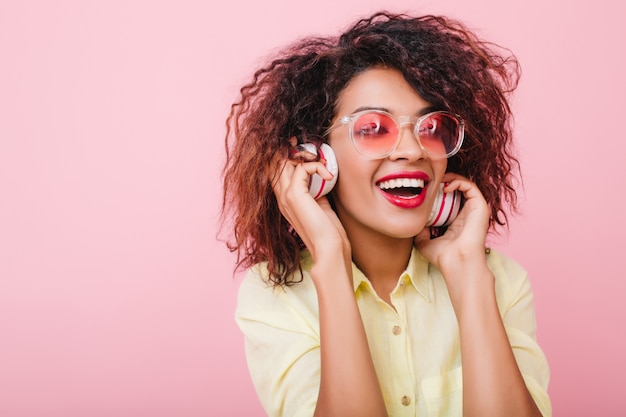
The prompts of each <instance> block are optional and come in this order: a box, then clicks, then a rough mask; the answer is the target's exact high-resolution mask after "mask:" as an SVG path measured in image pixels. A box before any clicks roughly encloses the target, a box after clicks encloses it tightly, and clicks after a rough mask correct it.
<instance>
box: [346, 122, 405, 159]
mask: <svg viewBox="0 0 626 417" xmlns="http://www.w3.org/2000/svg"><path fill="white" fill-rule="evenodd" d="M352 134H353V138H354V144H355V146H356V147H357V149H358V150H359V152H361V153H362V154H364V155H368V156H372V157H379V156H381V155H385V154H387V153H388V152H390V151H391V150H392V149H393V147H394V145H395V143H396V139H397V138H398V126H396V123H395V122H394V121H393V120H392V119H391V118H390V117H389V116H387V115H385V114H381V113H374V112H372V113H365V114H363V115H361V116H359V117H358V118H357V119H356V120H354V125H353V126H352Z"/></svg>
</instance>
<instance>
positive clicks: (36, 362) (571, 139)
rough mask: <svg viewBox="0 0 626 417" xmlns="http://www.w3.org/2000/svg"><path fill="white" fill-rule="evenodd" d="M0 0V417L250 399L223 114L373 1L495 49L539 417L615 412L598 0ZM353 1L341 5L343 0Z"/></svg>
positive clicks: (624, 61)
mask: <svg viewBox="0 0 626 417" xmlns="http://www.w3.org/2000/svg"><path fill="white" fill-rule="evenodd" d="M210 3H212V2H202V1H169V2H166V1H156V2H155V1H148V0H145V1H136V0H134V1H99V2H96V1H55V2H52V1H39V2H36V1H19V2H17V1H13V2H9V1H5V2H2V3H1V4H0V191H1V192H0V338H1V339H0V415H2V416H10V417H26V416H28V417H34V416H46V417H56V416H63V417H79V416H81V417H82V416H91V417H97V416H150V417H159V416H188V417H195V416H198V417H199V416H222V417H228V416H233V417H238V416H249V417H254V416H262V415H263V413H262V411H261V409H260V407H259V405H258V401H257V399H256V397H255V395H254V392H253V391H252V388H251V384H250V382H249V380H248V375H247V370H246V367H245V362H244V357H243V348H242V338H241V335H240V333H239V331H238V329H237V328H236V326H235V324H234V321H233V318H232V317H233V309H234V300H235V292H236V288H237V280H236V279H235V278H233V276H232V274H231V269H232V265H233V258H232V256H231V255H230V254H229V253H228V251H227V250H226V249H225V247H224V246H223V245H222V244H221V243H219V242H217V241H216V240H215V233H216V215H217V212H218V206H219V198H220V183H219V169H220V166H221V163H222V158H223V146H222V137H223V133H224V123H223V121H224V118H225V116H226V114H227V112H228V105H229V103H230V102H231V101H232V100H233V99H234V98H235V97H236V92H237V88H238V87H239V86H240V85H241V84H242V82H243V81H244V80H246V79H247V77H248V75H249V74H250V71H251V70H252V68H253V65H254V64H255V63H256V62H258V60H259V59H260V58H262V57H263V56H264V55H265V54H266V53H268V52H270V51H271V50H272V49H273V48H274V47H276V46H279V45H282V44H284V43H285V42H287V41H289V40H291V39H292V38H294V37H296V36H302V35H307V34H313V33H327V32H329V31H336V30H338V29H340V28H342V27H343V26H345V25H346V24H347V23H348V22H350V21H352V19H353V18H354V17H355V16H356V15H357V14H366V13H369V12H370V11H373V10H375V9H376V8H378V5H379V4H385V5H386V7H388V8H390V9H392V10H395V11H401V10H410V9H412V10H414V11H418V12H419V11H422V12H435V13H439V12H443V13H448V14H451V15H453V16H455V17H459V18H462V19H464V20H465V21H466V22H468V23H469V24H470V25H471V26H472V27H474V28H476V29H478V30H479V31H480V32H481V33H482V34H483V35H485V36H486V37H488V38H490V39H492V40H494V41H496V42H498V43H501V44H503V45H505V46H508V47H510V48H511V49H512V50H513V51H514V52H515V53H516V54H517V55H518V57H519V59H520V60H521V63H522V66H523V70H524V76H523V79H522V83H521V85H520V88H519V92H518V94H517V96H516V99H515V101H514V108H515V112H516V114H517V119H516V120H517V125H516V126H517V132H518V134H519V139H520V145H519V147H520V154H521V158H522V162H523V167H524V173H525V193H524V196H523V208H524V213H523V216H520V217H518V218H516V219H515V220H514V222H513V223H512V225H511V233H510V237H509V238H508V239H507V238H500V239H497V241H496V244H495V246H497V247H499V248H500V249H502V250H504V251H505V252H507V253H509V254H510V255H512V256H513V257H515V258H516V259H518V260H519V261H520V262H521V263H522V264H523V265H524V266H525V267H526V268H527V269H528V270H529V272H530V274H531V280H532V283H533V287H534V290H535V296H536V306H537V314H538V319H539V339H540V342H541V344H542V345H543V347H544V349H545V351H546V353H547V355H548V358H549V360H550V363H551V367H552V384H551V386H550V393H551V396H552V399H553V407H554V411H555V415H560V416H607V417H610V416H620V415H624V413H626V396H624V394H623V393H622V392H621V391H622V390H621V389H620V388H621V387H622V386H623V383H622V378H623V375H624V371H625V366H624V360H623V352H624V351H626V338H625V337H624V325H623V321H624V318H626V303H625V302H624V301H623V294H624V293H625V292H626V284H625V280H624V278H625V276H624V275H625V273H624V267H625V266H626V263H625V259H626V257H625V256H624V254H623V253H622V252H623V251H622V250H618V249H619V248H620V246H623V244H622V245H620V243H621V242H620V238H622V237H623V235H624V232H625V231H626V230H625V229H626V220H624V215H623V211H624V208H625V205H624V203H623V198H622V195H621V193H622V192H623V191H624V182H625V180H626V176H625V174H624V172H625V171H624V169H623V168H624V163H623V160H624V154H622V152H624V151H626V145H624V144H625V143H626V141H625V140H624V104H623V100H624V97H626V82H625V81H624V79H625V78H624V74H625V73H626V48H624V44H623V43H624V40H625V39H626V30H625V26H624V24H623V22H622V20H623V16H624V15H625V13H624V10H623V6H622V5H621V3H620V2H619V1H617V0H613V1H608V0H604V1H603V0H599V1H595V2H593V3H591V4H587V3H585V4H583V3H581V2H570V1H565V0H560V1H556V2H548V1H544V0H530V1H526V2H517V3H509V2H503V1H499V0H482V1H478V0H477V1H472V2H467V1H464V0H444V1H434V0H432V1H424V2H421V3H420V2H417V1H408V0H396V1H392V0H389V1H385V2H380V1H371V0H368V1H364V0H362V1H359V2H353V4H348V2H346V3H344V4H342V3H341V2H337V1H335V0H318V1H312V2H307V3H304V2H295V1H288V0H269V1H265V2H254V1H249V2H246V3H245V4H240V2H236V1H235V2H232V1H230V2H229V1H223V2H220V3H221V4H219V5H218V6H211V5H210ZM357 4H358V6H356V5H357Z"/></svg>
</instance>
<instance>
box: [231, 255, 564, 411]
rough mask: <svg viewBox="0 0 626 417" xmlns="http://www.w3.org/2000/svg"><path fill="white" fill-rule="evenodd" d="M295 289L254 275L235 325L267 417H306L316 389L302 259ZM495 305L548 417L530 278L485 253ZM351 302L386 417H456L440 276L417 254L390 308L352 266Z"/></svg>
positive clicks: (455, 346) (307, 264) (452, 346)
mask: <svg viewBox="0 0 626 417" xmlns="http://www.w3.org/2000/svg"><path fill="white" fill-rule="evenodd" d="M303 258H304V263H303V267H304V277H303V280H302V282H301V283H298V284H295V285H293V286H290V287H285V288H276V289H274V288H273V287H272V286H270V285H268V284H267V283H266V281H265V279H264V277H266V276H267V271H266V269H265V265H263V264H260V265H257V266H255V267H254V268H252V269H251V270H250V271H249V272H248V274H247V276H246V278H245V279H244V280H243V282H242V283H241V286H240V289H239V298H238V303H237V311H236V321H237V323H238V325H239V327H240V328H241V330H242V332H243V333H244V336H245V348H246V357H247V361H248V368H249V370H250V374H251V376H252V381H253V383H254V386H255V389H256V391H257V394H258V396H259V399H260V401H261V404H262V405H263V407H264V409H265V411H266V412H267V413H268V415H269V416H270V417H278V416H284V417H305V416H306V417H310V416H312V415H313V411H314V410H315V403H316V400H317V395H318V392H319V383H320V335H319V317H318V304H317V293H316V291H315V287H314V285H313V281H312V280H311V276H310V274H309V271H310V268H311V266H312V262H311V258H310V255H309V254H308V252H304V253H303ZM487 262H488V265H489V268H490V269H491V271H492V272H493V274H494V276H495V277H496V296H497V301H498V307H499V310H500V314H501V316H502V319H503V322H504V325H505V328H506V332H507V334H508V337H509V341H510V343H511V346H512V348H513V352H514V354H515V358H516V360H517V364H518V366H519V368H520V370H521V372H522V375H523V377H524V380H525V382H526V386H527V387H528V390H529V391H530V393H531V395H532V396H533V398H534V399H535V402H536V403H537V405H538V407H539V409H540V410H541V412H542V414H543V415H544V416H545V417H548V416H551V415H552V411H551V405H550V399H549V398H548V395H547V386H548V379H549V376H550V373H549V369H548V364H547V361H546V358H545V356H544V354H543V352H542V351H541V349H540V347H539V345H538V344H537V342H536V339H535V313H534V307H533V296H532V292H531V288H530V283H529V281H528V278H527V274H526V272H525V271H524V270H523V269H522V268H521V267H520V266H519V265H518V264H517V263H515V262H514V261H512V260H511V259H509V258H507V257H505V256H504V255H502V254H500V253H497V252H495V251H493V250H492V251H491V253H490V254H489V255H488V258H487ZM352 270H353V278H354V293H355V297H356V300H357V304H358V306H359V310H360V312H361V317H362V318H363V323H364V325H365V331H366V333H367V339H368V343H369V347H370V351H371V354H372V359H373V361H374V366H375V368H376V374H377V375H378V379H379V382H380V385H381V389H382V393H383V397H384V400H385V404H386V407H387V412H388V414H389V416H390V417H404V416H406V417H408V416H411V417H415V416H429V417H432V416H459V417H460V416H462V406H463V398H462V389H463V386H462V385H463V384H462V373H461V372H462V370H461V351H460V345H459V329H458V325H457V320H456V316H455V314H454V310H453V308H452V304H451V302H450V297H449V295H448V290H447V287H446V284H445V282H444V280H443V277H442V275H441V273H440V272H439V271H438V270H437V269H436V268H435V267H434V266H432V265H430V264H429V263H428V261H427V260H426V259H425V258H424V257H423V256H421V255H420V254H419V252H418V251H417V250H413V253H412V255H411V259H410V261H409V264H408V267H407V269H406V270H405V272H404V273H403V274H402V275H401V276H400V278H399V279H398V283H397V285H396V287H395V289H394V290H393V291H392V293H391V302H392V304H393V306H394V307H395V309H394V308H392V307H391V306H389V305H388V304H387V303H385V302H384V301H383V300H382V299H381V298H380V297H379V296H378V295H377V294H376V292H375V291H374V289H373V287H372V285H371V283H370V282H369V280H368V279H367V278H366V277H365V276H364V275H363V273H362V272H361V271H360V270H359V269H358V268H357V267H356V266H354V265H353V266H352Z"/></svg>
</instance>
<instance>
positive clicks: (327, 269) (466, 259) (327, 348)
mask: <svg viewBox="0 0 626 417" xmlns="http://www.w3.org/2000/svg"><path fill="white" fill-rule="evenodd" d="M362 107H373V108H385V109H387V111H389V112H390V113H392V114H394V115H396V116H401V115H419V114H422V113H423V112H424V111H425V109H428V108H429V107H430V104H429V103H428V102H426V101H425V100H423V99H422V98H421V97H420V96H419V94H417V92H416V91H415V90H413V89H412V88H411V86H410V85H409V84H408V83H407V82H406V81H405V80H404V78H403V77H402V75H401V73H399V72H398V71H395V70H391V69H383V68H373V69H369V70H367V71H365V72H363V73H361V74H359V75H357V76H356V77H354V78H353V79H352V81H351V82H350V83H349V84H348V85H347V86H346V88H345V89H344V90H343V91H342V93H341V94H340V96H339V100H338V106H337V115H336V116H337V117H336V118H337V119H338V118H339V117H341V116H344V115H348V114H352V113H354V112H355V111H356V109H359V108H362ZM401 135H402V136H401V141H400V143H399V145H398V147H397V148H396V149H395V151H394V152H393V153H392V154H391V155H389V156H388V157H386V158H383V159H378V160H370V159H367V158H366V157H364V156H362V155H361V154H359V153H358V152H357V151H356V149H355V148H354V146H353V145H352V143H351V141H350V139H349V134H348V127H347V126H342V127H340V128H338V129H335V130H333V131H332V133H331V134H330V138H329V144H330V145H331V147H332V148H333V150H334V152H335V155H336V157H337V162H338V166H339V178H338V182H337V185H336V187H335V189H334V190H333V193H334V194H333V197H334V200H335V205H336V209H337V213H335V212H334V211H333V210H332V209H331V207H330V204H329V202H328V200H327V199H326V198H325V197H322V198H321V199H319V200H317V201H316V200H313V198H312V197H310V195H309V194H308V176H309V175H311V174H313V173H318V174H319V175H321V176H322V177H324V178H326V179H330V178H331V174H330V172H329V171H328V170H327V169H326V168H325V166H324V164H323V162H307V163H299V162H295V161H292V160H282V161H277V164H278V165H279V166H278V168H277V169H282V172H281V174H280V176H279V178H278V181H277V182H276V183H275V184H274V192H275V194H276V197H277V200H278V203H279V207H280V209H281V212H282V213H283V215H284V216H285V217H286V219H287V220H288V221H289V222H290V224H291V225H292V226H293V227H294V228H295V230H296V231H297V232H298V234H299V235H300V236H301V237H302V239H303V241H304V243H305V244H306V246H307V248H308V249H309V250H310V252H311V255H312V257H313V261H314V266H313V268H312V270H311V276H312V279H313V282H314V284H315V287H316V290H317V295H318V300H319V312H320V333H321V335H320V338H321V384H320V391H319V397H318V402H317V408H316V412H315V415H316V416H335V415H338V416H344V417H349V416H358V417H367V416H376V417H379V416H386V415H387V414H386V410H385V405H384V402H383V398H382V394H381V391H380V386H379V384H378V380H377V378H376V373H375V370H374V366H373V363H372V359H371V355H370V352H369V347H368V344H367V339H366V335H365V330H364V327H363V323H362V321H361V316H360V313H359V310H358V307H357V304H356V300H355V297H354V290H353V287H352V268H351V263H352V262H353V261H354V263H355V264H356V265H357V266H358V267H359V268H360V269H361V270H362V271H363V272H364V273H365V275H366V276H367V277H368V278H369V279H370V281H371V282H372V285H373V286H374V288H375V290H376V291H377V293H378V294H379V296H380V297H381V298H382V299H383V300H386V301H387V302H389V294H390V292H391V290H392V289H393V288H394V287H395V285H396V283H397V280H398V277H399V276H400V274H401V273H402V272H403V271H404V269H405V268H406V266H407V264H408V261H409V257H410V253H411V250H412V248H413V246H414V245H415V246H417V248H418V249H419V250H420V252H421V253H422V255H423V256H424V257H426V258H427V259H428V260H429V261H430V262H431V263H432V264H434V265H435V266H437V267H438V268H439V269H440V270H441V272H442V274H443V276H444V279H445V281H446V285H447V287H448V292H449V293H450V298H451V301H452V305H453V308H454V311H455V313H456V316H457V320H458V323H459V329H460V338H461V351H462V364H463V386H464V392H463V409H464V412H463V414H464V416H465V417H470V416H480V417H489V416H498V417H500V416H507V417H514V416H540V413H539V411H538V409H537V407H536V405H535V403H534V401H533V400H532V398H531V396H530V394H529V393H528V390H527V389H526V386H525V384H524V381H523V379H522V376H521V374H520V371H519V369H518V367H517V364H516V362H515V358H514V356H513V352H512V350H511V347H510V345H509V342H508V338H507V336H506V333H505V330H504V326H503V323H502V320H501V318H500V314H499V312H498V308H497V304H496V297H495V288H494V276H493V275H492V273H491V272H490V270H489V269H488V267H487V263H486V258H485V239H486V235H487V230H488V223H489V213H490V212H489V208H488V205H487V203H486V201H485V199H484V198H483V196H482V194H481V193H480V190H479V189H478V188H477V187H476V185H475V184H474V183H472V182H471V181H469V180H468V179H466V178H464V177H461V176H459V175H456V174H453V173H446V167H447V160H445V159H439V160H435V159H431V158H429V157H428V156H427V155H426V154H425V153H424V151H423V150H422V149H421V147H420V146H419V144H418V142H417V141H416V140H415V138H414V136H413V132H412V129H411V128H410V127H408V128H403V129H402V132H401ZM416 170H417V171H422V172H425V173H426V174H428V176H429V178H430V183H429V185H428V187H427V189H426V191H427V193H428V194H427V197H426V199H425V201H424V203H423V204H422V205H420V206H419V207H417V208H412V209H406V208H400V207H397V206H395V205H393V204H391V203H390V202H389V201H387V200H386V199H385V198H384V197H382V195H381V193H380V190H379V189H378V187H377V185H376V182H377V180H378V179H380V178H382V177H383V176H385V175H388V174H390V173H393V172H398V171H416ZM442 181H446V182H449V185H448V186H447V187H446V189H445V191H447V192H451V191H453V190H458V191H460V192H462V193H463V194H464V197H465V204H464V207H463V209H462V210H461V212H460V213H459V216H458V217H457V218H456V220H455V221H454V222H453V223H452V225H450V227H449V228H448V230H447V231H446V233H445V234H444V235H443V236H441V237H439V238H437V239H434V240H431V239H430V238H429V231H428V228H426V227H425V225H426V222H427V219H428V216H429V213H430V209H431V207H432V205H433V202H434V198H435V191H436V190H437V188H438V185H439V184H440V183H441V182H442Z"/></svg>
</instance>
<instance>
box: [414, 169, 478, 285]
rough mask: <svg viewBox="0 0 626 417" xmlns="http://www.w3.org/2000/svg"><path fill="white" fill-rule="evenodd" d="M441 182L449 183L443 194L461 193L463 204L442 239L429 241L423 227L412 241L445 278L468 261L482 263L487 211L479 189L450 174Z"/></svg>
mask: <svg viewBox="0 0 626 417" xmlns="http://www.w3.org/2000/svg"><path fill="white" fill-rule="evenodd" d="M442 181H443V182H447V183H448V185H447V186H446V187H445V188H444V191H445V192H452V191H455V190H456V191H460V192H462V193H463V196H464V198H465V203H464V205H463V207H462V208H461V210H460V211H459V214H458V216H457V217H456V219H454V221H453V222H452V223H451V224H450V226H448V229H447V230H446V232H445V233H444V234H443V235H442V236H439V237H437V238H436V239H431V238H430V230H429V228H425V229H424V230H423V231H422V232H421V233H420V234H419V235H417V236H416V237H415V241H414V242H415V246H416V247H417V248H418V250H419V251H420V253H421V254H422V255H423V256H424V257H425V258H426V259H428V261H429V262H430V263H432V264H434V265H435V266H436V267H437V268H439V270H440V271H442V272H443V273H444V276H446V275H450V274H446V272H447V271H454V270H455V269H457V268H459V267H462V266H463V264H465V263H467V262H472V261H476V260H483V262H484V258H485V241H486V237H487V230H488V228H489V214H490V210H489V206H488V205H487V202H486V201H485V198H484V197H483V195H482V193H481V192H480V190H479V189H478V186H476V184H474V183H473V182H472V181H470V180H469V179H467V178H465V177H463V176H461V175H459V174H454V173H450V172H449V173H446V174H445V175H444V176H443V179H442ZM448 285H449V283H448Z"/></svg>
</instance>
